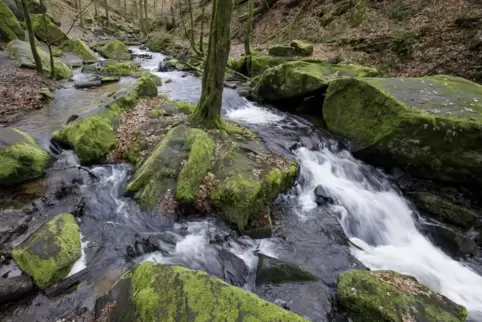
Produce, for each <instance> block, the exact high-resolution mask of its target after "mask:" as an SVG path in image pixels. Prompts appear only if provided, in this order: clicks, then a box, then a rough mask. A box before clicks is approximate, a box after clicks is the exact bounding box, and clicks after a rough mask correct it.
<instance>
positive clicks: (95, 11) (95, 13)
mask: <svg viewBox="0 0 482 322" xmlns="http://www.w3.org/2000/svg"><path fill="white" fill-rule="evenodd" d="M98 17H99V12H98V11H97V0H94V18H95V19H96V20H97V18H98Z"/></svg>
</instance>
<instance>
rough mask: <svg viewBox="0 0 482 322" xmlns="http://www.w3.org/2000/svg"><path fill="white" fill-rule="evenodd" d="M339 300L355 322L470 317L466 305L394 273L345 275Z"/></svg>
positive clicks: (452, 320) (453, 320)
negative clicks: (458, 303)
mask: <svg viewBox="0 0 482 322" xmlns="http://www.w3.org/2000/svg"><path fill="white" fill-rule="evenodd" d="M395 285H396V286H395ZM337 300H338V303H339V305H341V306H342V307H344V308H345V309H346V310H347V311H348V312H349V314H350V317H351V318H352V319H353V321H355V322H403V321H427V322H438V321H444V322H445V321H446V322H460V321H465V319H466V317H467V310H466V309H465V308H464V307H463V306H460V305H457V304H455V303H454V302H452V301H450V300H449V299H447V298H445V297H443V296H442V295H440V294H437V293H435V292H432V291H431V290H430V289H428V288H427V287H425V286H423V285H421V284H419V283H418V282H417V281H416V280H415V279H414V278H412V277H410V276H405V275H401V274H398V273H395V272H392V271H362V270H350V271H345V272H343V273H341V274H340V276H339V278H338V289H337Z"/></svg>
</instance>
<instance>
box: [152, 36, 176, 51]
mask: <svg viewBox="0 0 482 322" xmlns="http://www.w3.org/2000/svg"><path fill="white" fill-rule="evenodd" d="M173 42H174V40H173V38H172V35H170V34H168V33H162V32H153V33H151V34H149V38H148V41H147V47H148V48H149V50H151V51H155V52H164V51H166V50H168V48H169V47H170V46H172V45H173Z"/></svg>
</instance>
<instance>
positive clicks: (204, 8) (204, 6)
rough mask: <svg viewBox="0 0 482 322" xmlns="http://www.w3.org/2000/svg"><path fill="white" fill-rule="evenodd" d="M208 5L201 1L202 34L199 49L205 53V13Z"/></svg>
mask: <svg viewBox="0 0 482 322" xmlns="http://www.w3.org/2000/svg"><path fill="white" fill-rule="evenodd" d="M205 12H206V5H205V4H204V3H203V1H201V35H200V36H199V51H200V52H201V54H204V13H205Z"/></svg>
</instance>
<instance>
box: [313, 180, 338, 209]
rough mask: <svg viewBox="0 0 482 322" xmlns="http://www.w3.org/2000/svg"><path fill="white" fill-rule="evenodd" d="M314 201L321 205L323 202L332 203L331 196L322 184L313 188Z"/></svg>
mask: <svg viewBox="0 0 482 322" xmlns="http://www.w3.org/2000/svg"><path fill="white" fill-rule="evenodd" d="M314 193H315V202H316V203H317V204H318V205H319V206H322V205H324V204H327V203H328V204H330V203H333V198H331V197H330V196H329V195H328V193H327V192H326V190H325V188H324V187H323V186H322V185H319V186H317V187H316V188H315V191H314Z"/></svg>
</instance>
